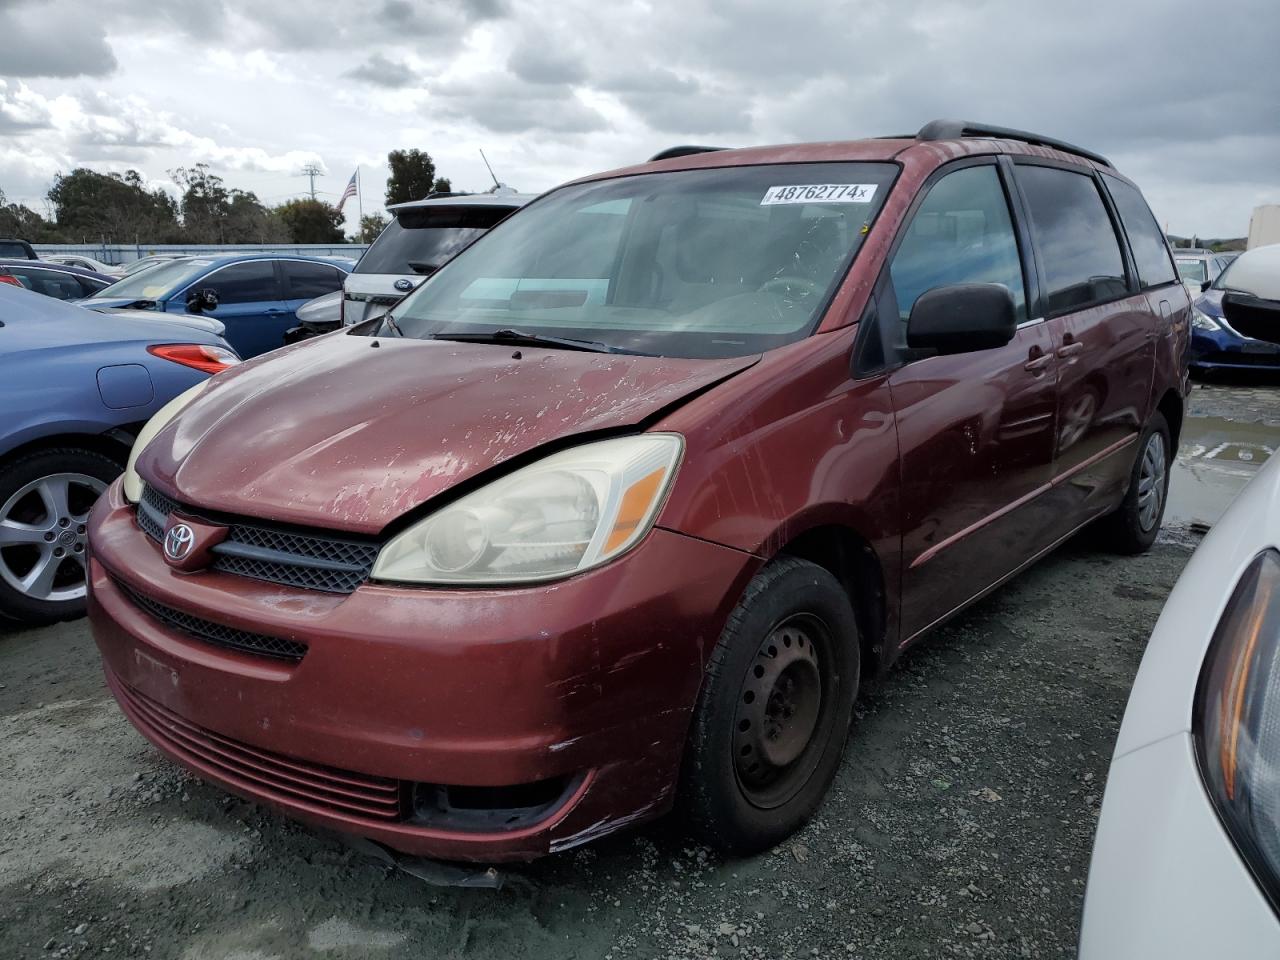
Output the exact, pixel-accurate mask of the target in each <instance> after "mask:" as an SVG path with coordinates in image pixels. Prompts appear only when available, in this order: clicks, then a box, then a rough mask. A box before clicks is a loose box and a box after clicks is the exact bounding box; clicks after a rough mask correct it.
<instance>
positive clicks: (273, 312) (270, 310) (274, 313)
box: [265, 307, 284, 317]
mask: <svg viewBox="0 0 1280 960" xmlns="http://www.w3.org/2000/svg"><path fill="white" fill-rule="evenodd" d="M265 312H266V314H267V316H268V317H278V316H280V315H281V314H282V313H284V311H283V310H281V309H280V308H279V307H267V309H266V311H265Z"/></svg>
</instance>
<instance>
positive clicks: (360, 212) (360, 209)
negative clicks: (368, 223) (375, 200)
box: [356, 163, 364, 242]
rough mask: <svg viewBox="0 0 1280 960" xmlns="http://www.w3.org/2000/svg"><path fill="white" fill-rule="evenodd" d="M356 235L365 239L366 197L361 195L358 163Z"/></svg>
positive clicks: (358, 165)
mask: <svg viewBox="0 0 1280 960" xmlns="http://www.w3.org/2000/svg"><path fill="white" fill-rule="evenodd" d="M356 236H357V237H359V238H360V240H361V242H363V241H364V198H363V197H362V196H361V195H360V164H358V163H357V164H356Z"/></svg>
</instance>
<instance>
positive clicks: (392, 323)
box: [382, 313, 404, 337]
mask: <svg viewBox="0 0 1280 960" xmlns="http://www.w3.org/2000/svg"><path fill="white" fill-rule="evenodd" d="M382 320H383V323H385V324H386V326H388V327H390V328H391V330H392V331H393V332H394V333H395V335H396V336H397V337H403V336H404V331H403V330H401V329H400V326H399V325H398V324H397V323H396V318H395V317H393V316H392V315H391V314H389V313H384V314H383V315H382Z"/></svg>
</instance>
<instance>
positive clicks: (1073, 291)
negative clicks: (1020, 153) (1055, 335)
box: [1017, 164, 1128, 313]
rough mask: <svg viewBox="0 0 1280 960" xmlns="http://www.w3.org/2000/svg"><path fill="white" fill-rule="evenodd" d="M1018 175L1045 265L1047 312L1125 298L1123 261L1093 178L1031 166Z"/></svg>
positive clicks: (1114, 233)
mask: <svg viewBox="0 0 1280 960" xmlns="http://www.w3.org/2000/svg"><path fill="white" fill-rule="evenodd" d="M1017 171H1018V183H1019V184H1020V185H1021V186H1022V192H1023V194H1024V195H1025V196H1026V198H1027V207H1028V210H1029V211H1030V214H1031V231H1032V233H1033V234H1034V236H1035V238H1036V248H1037V249H1038V251H1039V253H1040V256H1041V258H1042V259H1043V261H1044V263H1043V264H1042V265H1041V266H1042V269H1043V270H1044V274H1045V276H1044V288H1045V297H1046V300H1047V303H1046V305H1045V309H1046V310H1047V311H1048V312H1050V313H1059V312H1061V311H1064V310H1072V309H1076V308H1078V307H1084V306H1087V305H1089V304H1091V303H1100V302H1102V301H1104V300H1114V299H1116V298H1118V297H1123V296H1124V295H1125V294H1126V293H1127V292H1128V285H1127V283H1126V282H1125V275H1124V257H1123V256H1122V255H1121V253H1120V242H1119V241H1118V240H1117V239H1116V232H1115V229H1114V228H1113V227H1112V226H1111V218H1110V217H1109V216H1108V215H1107V208H1106V206H1104V205H1103V202H1102V196H1101V195H1100V194H1099V193H1098V187H1097V185H1096V184H1095V183H1094V182H1093V178H1092V177H1090V176H1088V175H1086V174H1083V173H1072V172H1071V171H1070V170H1060V169H1058V168H1057V167H1041V166H1035V165H1032V164H1019V165H1018V166H1017Z"/></svg>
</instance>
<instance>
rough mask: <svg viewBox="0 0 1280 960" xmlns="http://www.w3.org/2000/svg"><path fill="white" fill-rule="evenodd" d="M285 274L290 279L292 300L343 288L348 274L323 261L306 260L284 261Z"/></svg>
mask: <svg viewBox="0 0 1280 960" xmlns="http://www.w3.org/2000/svg"><path fill="white" fill-rule="evenodd" d="M283 266H284V275H285V278H286V279H287V280H288V281H289V298H290V299H291V300H301V299H307V300H311V299H312V298H314V297H322V296H324V295H325V294H326V293H333V292H334V291H335V290H340V289H342V281H343V279H344V278H345V277H346V274H345V273H343V272H342V271H341V270H339V269H338V268H337V267H330V266H328V265H327V264H323V263H308V262H306V261H304V260H285V261H283Z"/></svg>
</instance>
